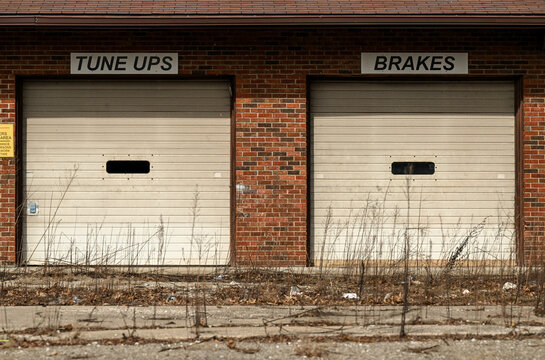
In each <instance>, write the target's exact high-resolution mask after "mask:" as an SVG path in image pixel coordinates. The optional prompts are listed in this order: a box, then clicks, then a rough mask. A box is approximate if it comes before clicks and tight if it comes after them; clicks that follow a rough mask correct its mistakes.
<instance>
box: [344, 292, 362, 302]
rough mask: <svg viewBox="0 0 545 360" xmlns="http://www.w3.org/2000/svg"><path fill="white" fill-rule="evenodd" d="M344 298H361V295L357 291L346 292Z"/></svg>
mask: <svg viewBox="0 0 545 360" xmlns="http://www.w3.org/2000/svg"><path fill="white" fill-rule="evenodd" d="M343 299H348V300H359V299H360V297H359V296H358V294H356V293H344V294H343Z"/></svg>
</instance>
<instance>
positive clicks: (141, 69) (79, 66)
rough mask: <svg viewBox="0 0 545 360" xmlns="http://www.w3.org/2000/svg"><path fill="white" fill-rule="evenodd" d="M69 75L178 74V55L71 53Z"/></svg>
mask: <svg viewBox="0 0 545 360" xmlns="http://www.w3.org/2000/svg"><path fill="white" fill-rule="evenodd" d="M70 74H85V75H91V74H97V75H102V74H110V75H115V74H119V75H124V74H126V75H138V74H154V75H157V74H178V54H177V53H71V54H70Z"/></svg>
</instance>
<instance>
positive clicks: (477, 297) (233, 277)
mask: <svg viewBox="0 0 545 360" xmlns="http://www.w3.org/2000/svg"><path fill="white" fill-rule="evenodd" d="M3 278H4V279H8V280H5V281H2V286H1V288H0V305H3V306H10V305H130V306H135V305H185V304H188V305H192V304H195V303H196V302H199V303H200V304H207V305H219V306H221V305H234V304H238V305H256V304H260V305H263V304H268V305H348V304H350V305H354V304H359V305H398V304H402V303H403V296H402V284H403V281H402V278H401V276H398V275H391V276H366V277H365V278H363V281H362V277H360V276H343V275H330V276H322V277H320V276H319V275H313V274H310V275H303V274H293V273H285V272H273V271H256V270H248V271H245V272H233V273H229V274H222V275H221V276H219V275H215V274H214V275H164V274H120V273H116V274H110V275H109V276H105V275H104V274H103V273H95V272H91V273H85V274H83V273H77V272H74V273H68V274H67V273H65V272H61V273H57V274H55V273H49V274H42V273H27V274H17V275H13V274H10V275H9V276H8V275H4V276H3ZM506 282H512V283H516V284H517V283H518V286H517V287H516V288H514V289H510V290H504V289H503V285H504V284H505V283H506ZM294 288H295V289H296V290H294ZM346 293H354V294H356V295H357V297H359V300H358V299H356V300H355V299H345V298H344V297H343V295H344V294H346ZM538 296H539V288H538V286H537V283H536V282H535V281H531V280H530V279H529V278H526V281H524V282H521V281H517V278H516V277H514V276H503V275H502V276H500V275H487V276H482V275H481V276H467V275H466V276H450V277H449V278H448V279H444V278H440V277H437V278H429V277H426V276H422V277H414V278H412V280H411V283H410V294H409V302H410V303H411V304H412V305H474V306H479V305H497V304H517V305H534V304H536V299H537V297H538Z"/></svg>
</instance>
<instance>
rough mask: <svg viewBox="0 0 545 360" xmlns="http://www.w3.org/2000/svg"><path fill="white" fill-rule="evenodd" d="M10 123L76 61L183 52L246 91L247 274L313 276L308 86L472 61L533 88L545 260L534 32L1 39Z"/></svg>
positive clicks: (8, 197)
mask: <svg viewBox="0 0 545 360" xmlns="http://www.w3.org/2000/svg"><path fill="white" fill-rule="evenodd" d="M0 39H2V41H0V120H1V121H2V122H15V100H14V98H15V77H16V76H19V75H21V76H22V75H68V74H69V62H70V52H99V51H101V52H106V51H111V52H122V51H135V52H136V51H139V52H145V51H163V52H167V51H168V52H173V51H176V52H178V53H179V55H180V59H179V66H180V74H181V75H198V76H208V75H230V76H234V78H235V84H236V86H235V87H236V89H235V93H236V101H235V118H236V134H235V136H236V148H235V154H236V184H238V185H244V186H245V188H244V189H243V188H238V190H237V191H236V236H235V244H236V246H235V252H236V259H237V262H238V263H246V264H268V265H304V264H305V263H306V256H307V252H306V248H307V156H306V155H307V153H306V149H307V125H306V121H307V108H306V94H307V88H306V87H307V76H308V75H335V76H352V77H361V75H360V53H361V52H362V51H415V52H416V51H422V52H430V51H436V52H448V51H452V52H468V53H469V59H470V63H469V66H470V74H472V75H485V76H486V75H506V76H513V75H516V76H523V79H524V82H523V83H524V89H523V92H524V100H523V110H524V118H523V121H524V126H523V130H524V134H523V136H524V141H523V142H524V144H523V147H524V150H523V157H524V163H523V169H524V170H523V176H524V190H523V192H522V194H523V197H524V202H523V211H524V219H523V223H524V228H523V233H524V247H523V251H524V255H525V257H526V258H527V259H530V258H540V257H541V255H540V254H542V253H543V252H544V251H545V246H544V244H543V241H544V235H543V230H544V228H545V226H544V222H545V103H544V98H545V97H544V95H545V82H544V81H545V52H544V51H543V41H544V40H543V34H542V32H541V31H532V30H474V29H473V30H432V29H430V30H406V29H405V30H393V29H392V30H388V29H346V30H342V29H337V30H317V29H314V30H304V29H295V30H290V29H282V30H259V29H247V30H229V29H220V30H206V29H205V30H184V29H182V30H154V31H123V30H111V31H106V30H102V31H87V30H86V31H76V30H73V31H70V30H65V31H64V30H63V31H61V30H48V31H37V30H20V31H16V30H0ZM0 163H1V175H0V183H1V185H2V190H1V192H0V214H1V216H0V259H1V260H2V261H4V262H13V261H14V259H15V257H14V249H15V242H14V239H15V237H14V233H15V230H14V229H15V222H16V215H15V209H14V207H15V200H14V199H15V183H14V177H15V171H16V165H15V162H14V160H13V159H2V160H1V162H0Z"/></svg>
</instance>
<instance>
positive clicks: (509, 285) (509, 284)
mask: <svg viewBox="0 0 545 360" xmlns="http://www.w3.org/2000/svg"><path fill="white" fill-rule="evenodd" d="M516 288H517V285H516V284H513V283H512V282H509V281H508V282H506V283H505V284H503V291H508V290H514V289H516Z"/></svg>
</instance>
